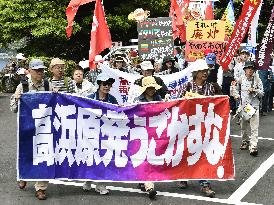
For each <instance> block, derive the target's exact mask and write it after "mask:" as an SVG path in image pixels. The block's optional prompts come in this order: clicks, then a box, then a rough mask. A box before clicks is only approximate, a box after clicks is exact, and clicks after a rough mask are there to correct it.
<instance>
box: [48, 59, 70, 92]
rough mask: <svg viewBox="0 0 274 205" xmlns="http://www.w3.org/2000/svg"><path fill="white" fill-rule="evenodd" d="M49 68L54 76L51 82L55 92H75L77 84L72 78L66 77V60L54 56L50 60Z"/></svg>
mask: <svg viewBox="0 0 274 205" xmlns="http://www.w3.org/2000/svg"><path fill="white" fill-rule="evenodd" d="M49 70H50V71H51V72H52V74H53V76H52V78H51V79H50V82H51V84H52V87H53V91H55V92H69V93H74V92H75V86H74V83H73V81H72V79H71V78H69V77H64V70H65V62H64V61H62V60H60V59H59V58H53V59H52V60H51V62H50V66H49Z"/></svg>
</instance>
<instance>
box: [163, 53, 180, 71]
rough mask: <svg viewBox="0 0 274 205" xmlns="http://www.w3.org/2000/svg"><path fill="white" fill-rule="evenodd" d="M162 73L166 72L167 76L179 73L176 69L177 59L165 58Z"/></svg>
mask: <svg viewBox="0 0 274 205" xmlns="http://www.w3.org/2000/svg"><path fill="white" fill-rule="evenodd" d="M162 71H166V73H167V74H172V73H176V72H179V69H178V68H176V67H175V58H173V57H171V56H165V57H164V59H163V63H162Z"/></svg>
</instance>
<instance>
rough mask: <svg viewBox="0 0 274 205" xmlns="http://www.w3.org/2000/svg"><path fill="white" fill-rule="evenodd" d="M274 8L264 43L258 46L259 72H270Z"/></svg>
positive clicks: (273, 35) (273, 46) (273, 39)
mask: <svg viewBox="0 0 274 205" xmlns="http://www.w3.org/2000/svg"><path fill="white" fill-rule="evenodd" d="M273 44H274V6H273V8H272V14H271V17H270V19H269V23H268V25H267V28H266V31H265V33H264V37H263V39H262V42H261V43H260V44H259V46H258V52H257V53H256V62H257V64H258V69H259V70H268V68H269V65H270V62H271V52H272V51H273V48H274V45H273Z"/></svg>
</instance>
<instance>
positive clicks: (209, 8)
mask: <svg viewBox="0 0 274 205" xmlns="http://www.w3.org/2000/svg"><path fill="white" fill-rule="evenodd" d="M205 20H214V13H213V8H212V2H211V1H208V2H207V3H206V10H205Z"/></svg>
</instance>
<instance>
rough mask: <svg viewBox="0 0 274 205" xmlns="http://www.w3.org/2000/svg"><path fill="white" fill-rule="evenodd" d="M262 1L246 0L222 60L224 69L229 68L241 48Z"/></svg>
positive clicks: (221, 63)
mask: <svg viewBox="0 0 274 205" xmlns="http://www.w3.org/2000/svg"><path fill="white" fill-rule="evenodd" d="M260 3H261V0H245V2H244V5H243V8H242V14H241V16H240V17H239V19H238V20H237V22H236V25H235V28H234V31H233V33H232V36H231V38H230V39H229V42H228V44H227V47H226V50H225V53H224V55H223V56H222V58H221V61H220V65H221V66H222V67H223V69H227V68H228V65H229V63H230V62H231V60H232V58H233V57H234V55H235V54H236V52H237V50H238V49H239V47H240V44H241V43H242V41H243V38H244V37H245V35H246V32H247V30H248V28H249V26H250V23H251V21H252V19H253V17H254V15H255V14H256V12H257V9H258V7H259V5H260Z"/></svg>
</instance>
